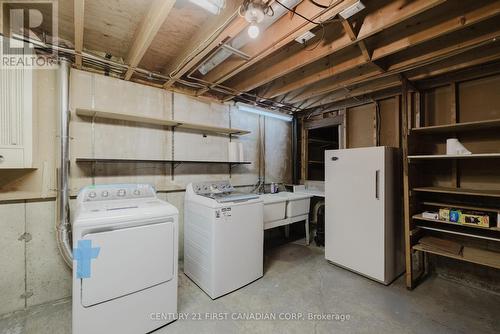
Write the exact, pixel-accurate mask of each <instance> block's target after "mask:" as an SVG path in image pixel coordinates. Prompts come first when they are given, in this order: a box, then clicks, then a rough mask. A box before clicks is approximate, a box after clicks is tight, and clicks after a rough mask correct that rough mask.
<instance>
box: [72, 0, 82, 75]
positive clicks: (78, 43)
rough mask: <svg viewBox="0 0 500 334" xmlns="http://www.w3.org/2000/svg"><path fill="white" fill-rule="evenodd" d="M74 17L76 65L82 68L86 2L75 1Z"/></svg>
mask: <svg viewBox="0 0 500 334" xmlns="http://www.w3.org/2000/svg"><path fill="white" fill-rule="evenodd" d="M73 7H74V8H73V15H74V18H73V20H74V22H75V65H76V67H77V68H78V69H81V68H82V52H83V30H84V21H85V0H74V5H73Z"/></svg>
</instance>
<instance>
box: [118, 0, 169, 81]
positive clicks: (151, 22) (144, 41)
mask: <svg viewBox="0 0 500 334" xmlns="http://www.w3.org/2000/svg"><path fill="white" fill-rule="evenodd" d="M174 4H175V0H153V2H152V3H151V6H150V7H149V10H148V12H147V14H146V16H145V17H144V19H143V20H142V23H141V25H140V27H139V28H138V30H137V31H136V34H135V38H134V41H133V42H132V46H131V48H130V50H129V52H128V54H127V57H126V58H125V63H127V64H128V65H129V69H128V70H127V72H126V73H125V80H130V78H131V77H132V75H133V74H134V71H135V68H137V66H138V65H139V63H140V62H141V59H142V57H143V56H144V54H145V53H146V51H147V50H148V48H149V46H150V45H151V42H153V39H154V37H155V36H156V34H157V33H158V30H160V28H161V26H162V25H163V23H164V22H165V20H166V19H167V16H168V14H169V13H170V11H171V10H172V7H173V6H174Z"/></svg>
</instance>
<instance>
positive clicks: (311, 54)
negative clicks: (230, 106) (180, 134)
mask: <svg viewBox="0 0 500 334" xmlns="http://www.w3.org/2000/svg"><path fill="white" fill-rule="evenodd" d="M443 2H444V0H416V1H412V2H411V3H410V4H407V1H406V0H397V1H391V2H389V3H388V4H386V5H385V6H384V7H382V8H380V9H379V10H378V11H376V12H374V13H369V14H368V15H367V16H366V17H365V19H364V21H363V23H362V28H363V27H364V26H365V25H366V26H367V27H370V29H371V30H370V31H368V29H367V28H364V29H363V31H364V33H363V36H360V35H359V34H358V35H356V33H355V31H354V30H352V32H348V33H347V34H343V35H341V36H340V38H338V39H335V40H333V41H331V42H329V43H323V44H319V45H318V46H317V47H316V48H315V49H314V50H313V51H309V50H307V49H302V50H301V51H299V52H296V50H294V49H292V48H289V50H287V51H288V52H287V53H286V54H284V55H282V56H279V55H276V56H272V57H270V58H268V59H266V61H265V64H257V65H256V67H255V68H249V69H248V70H247V71H245V72H243V73H242V74H241V75H239V76H237V77H235V78H234V79H233V80H231V83H230V84H228V86H231V87H234V88H235V89H236V90H239V91H248V90H252V89H254V88H256V87H259V86H261V85H263V84H265V83H267V82H270V81H272V80H275V79H277V78H279V77H282V76H284V75H286V74H288V73H291V72H293V71H295V70H297V69H299V68H301V67H303V66H305V65H308V64H311V63H312V62H314V61H316V60H319V59H321V58H323V57H326V56H328V55H330V54H332V53H334V52H336V51H339V50H341V49H344V48H346V47H348V46H350V45H352V44H354V43H356V41H362V40H363V39H365V38H368V37H370V36H372V35H374V34H376V33H378V32H380V31H382V30H384V29H387V28H389V27H391V26H394V25H396V24H398V23H400V22H402V21H404V20H407V19H409V18H412V17H414V16H416V15H418V14H420V13H422V12H424V11H426V10H429V9H431V8H434V7H436V6H438V5H439V4H441V3H443ZM380 16H384V17H388V18H389V19H387V20H385V19H384V20H380ZM341 22H342V24H345V23H344V22H346V23H347V21H345V20H342V21H341ZM349 26H350V24H349ZM353 37H356V38H354V39H352V38H353ZM277 95H280V94H276V95H274V96H277ZM266 96H267V97H274V96H269V95H266Z"/></svg>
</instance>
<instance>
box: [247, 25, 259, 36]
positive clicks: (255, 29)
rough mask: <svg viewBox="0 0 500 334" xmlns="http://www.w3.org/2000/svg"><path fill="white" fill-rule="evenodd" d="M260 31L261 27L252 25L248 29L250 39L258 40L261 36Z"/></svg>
mask: <svg viewBox="0 0 500 334" xmlns="http://www.w3.org/2000/svg"><path fill="white" fill-rule="evenodd" d="M259 33H260V30H259V27H257V25H255V24H251V25H250V27H248V36H250V38H257V36H259Z"/></svg>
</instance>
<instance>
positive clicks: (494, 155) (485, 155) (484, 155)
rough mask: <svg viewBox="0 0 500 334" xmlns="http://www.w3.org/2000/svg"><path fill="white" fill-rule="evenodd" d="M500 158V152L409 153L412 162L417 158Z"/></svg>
mask: <svg viewBox="0 0 500 334" xmlns="http://www.w3.org/2000/svg"><path fill="white" fill-rule="evenodd" d="M486 158H500V153H478V154H431V155H409V156H408V160H409V161H410V162H412V161H416V160H447V159H450V160H451V159H486Z"/></svg>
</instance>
